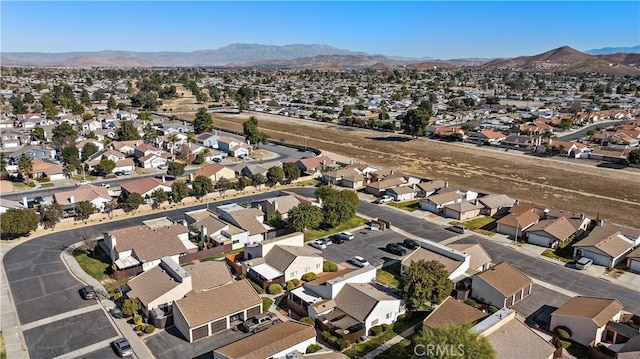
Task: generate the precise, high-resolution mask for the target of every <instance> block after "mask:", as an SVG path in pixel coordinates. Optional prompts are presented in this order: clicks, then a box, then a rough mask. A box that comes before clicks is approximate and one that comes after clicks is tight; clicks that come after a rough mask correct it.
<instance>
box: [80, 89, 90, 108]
mask: <svg viewBox="0 0 640 359" xmlns="http://www.w3.org/2000/svg"><path fill="white" fill-rule="evenodd" d="M80 103H81V104H83V105H85V106H91V96H89V91H87V89H86V88H83V89H82V92H80Z"/></svg>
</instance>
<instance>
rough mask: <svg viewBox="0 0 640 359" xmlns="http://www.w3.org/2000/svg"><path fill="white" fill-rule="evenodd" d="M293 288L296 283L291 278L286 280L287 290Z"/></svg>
mask: <svg viewBox="0 0 640 359" xmlns="http://www.w3.org/2000/svg"><path fill="white" fill-rule="evenodd" d="M295 288H296V284H295V283H294V282H293V281H292V280H290V281H288V282H287V290H293V289H295ZM271 294H274V293H271Z"/></svg>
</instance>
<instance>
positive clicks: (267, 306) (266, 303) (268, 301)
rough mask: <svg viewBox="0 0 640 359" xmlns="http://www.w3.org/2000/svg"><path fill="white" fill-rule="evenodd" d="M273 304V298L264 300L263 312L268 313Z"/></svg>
mask: <svg viewBox="0 0 640 359" xmlns="http://www.w3.org/2000/svg"><path fill="white" fill-rule="evenodd" d="M272 304H273V300H272V299H271V298H262V311H263V312H268V311H269V309H270V308H271V305H272Z"/></svg>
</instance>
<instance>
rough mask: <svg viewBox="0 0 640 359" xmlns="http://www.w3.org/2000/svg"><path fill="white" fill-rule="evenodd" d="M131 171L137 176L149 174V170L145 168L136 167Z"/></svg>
mask: <svg viewBox="0 0 640 359" xmlns="http://www.w3.org/2000/svg"><path fill="white" fill-rule="evenodd" d="M133 171H134V172H135V173H137V174H139V175H148V174H149V170H148V169H146V168H140V167H136V168H134V169H133Z"/></svg>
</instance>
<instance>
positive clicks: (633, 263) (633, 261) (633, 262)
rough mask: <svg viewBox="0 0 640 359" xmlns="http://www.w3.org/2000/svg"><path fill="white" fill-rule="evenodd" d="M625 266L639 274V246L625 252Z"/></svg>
mask: <svg viewBox="0 0 640 359" xmlns="http://www.w3.org/2000/svg"><path fill="white" fill-rule="evenodd" d="M627 268H629V271H631V272H635V273H638V274H640V247H638V248H636V249H635V250H634V251H633V252H631V253H629V254H627Z"/></svg>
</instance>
